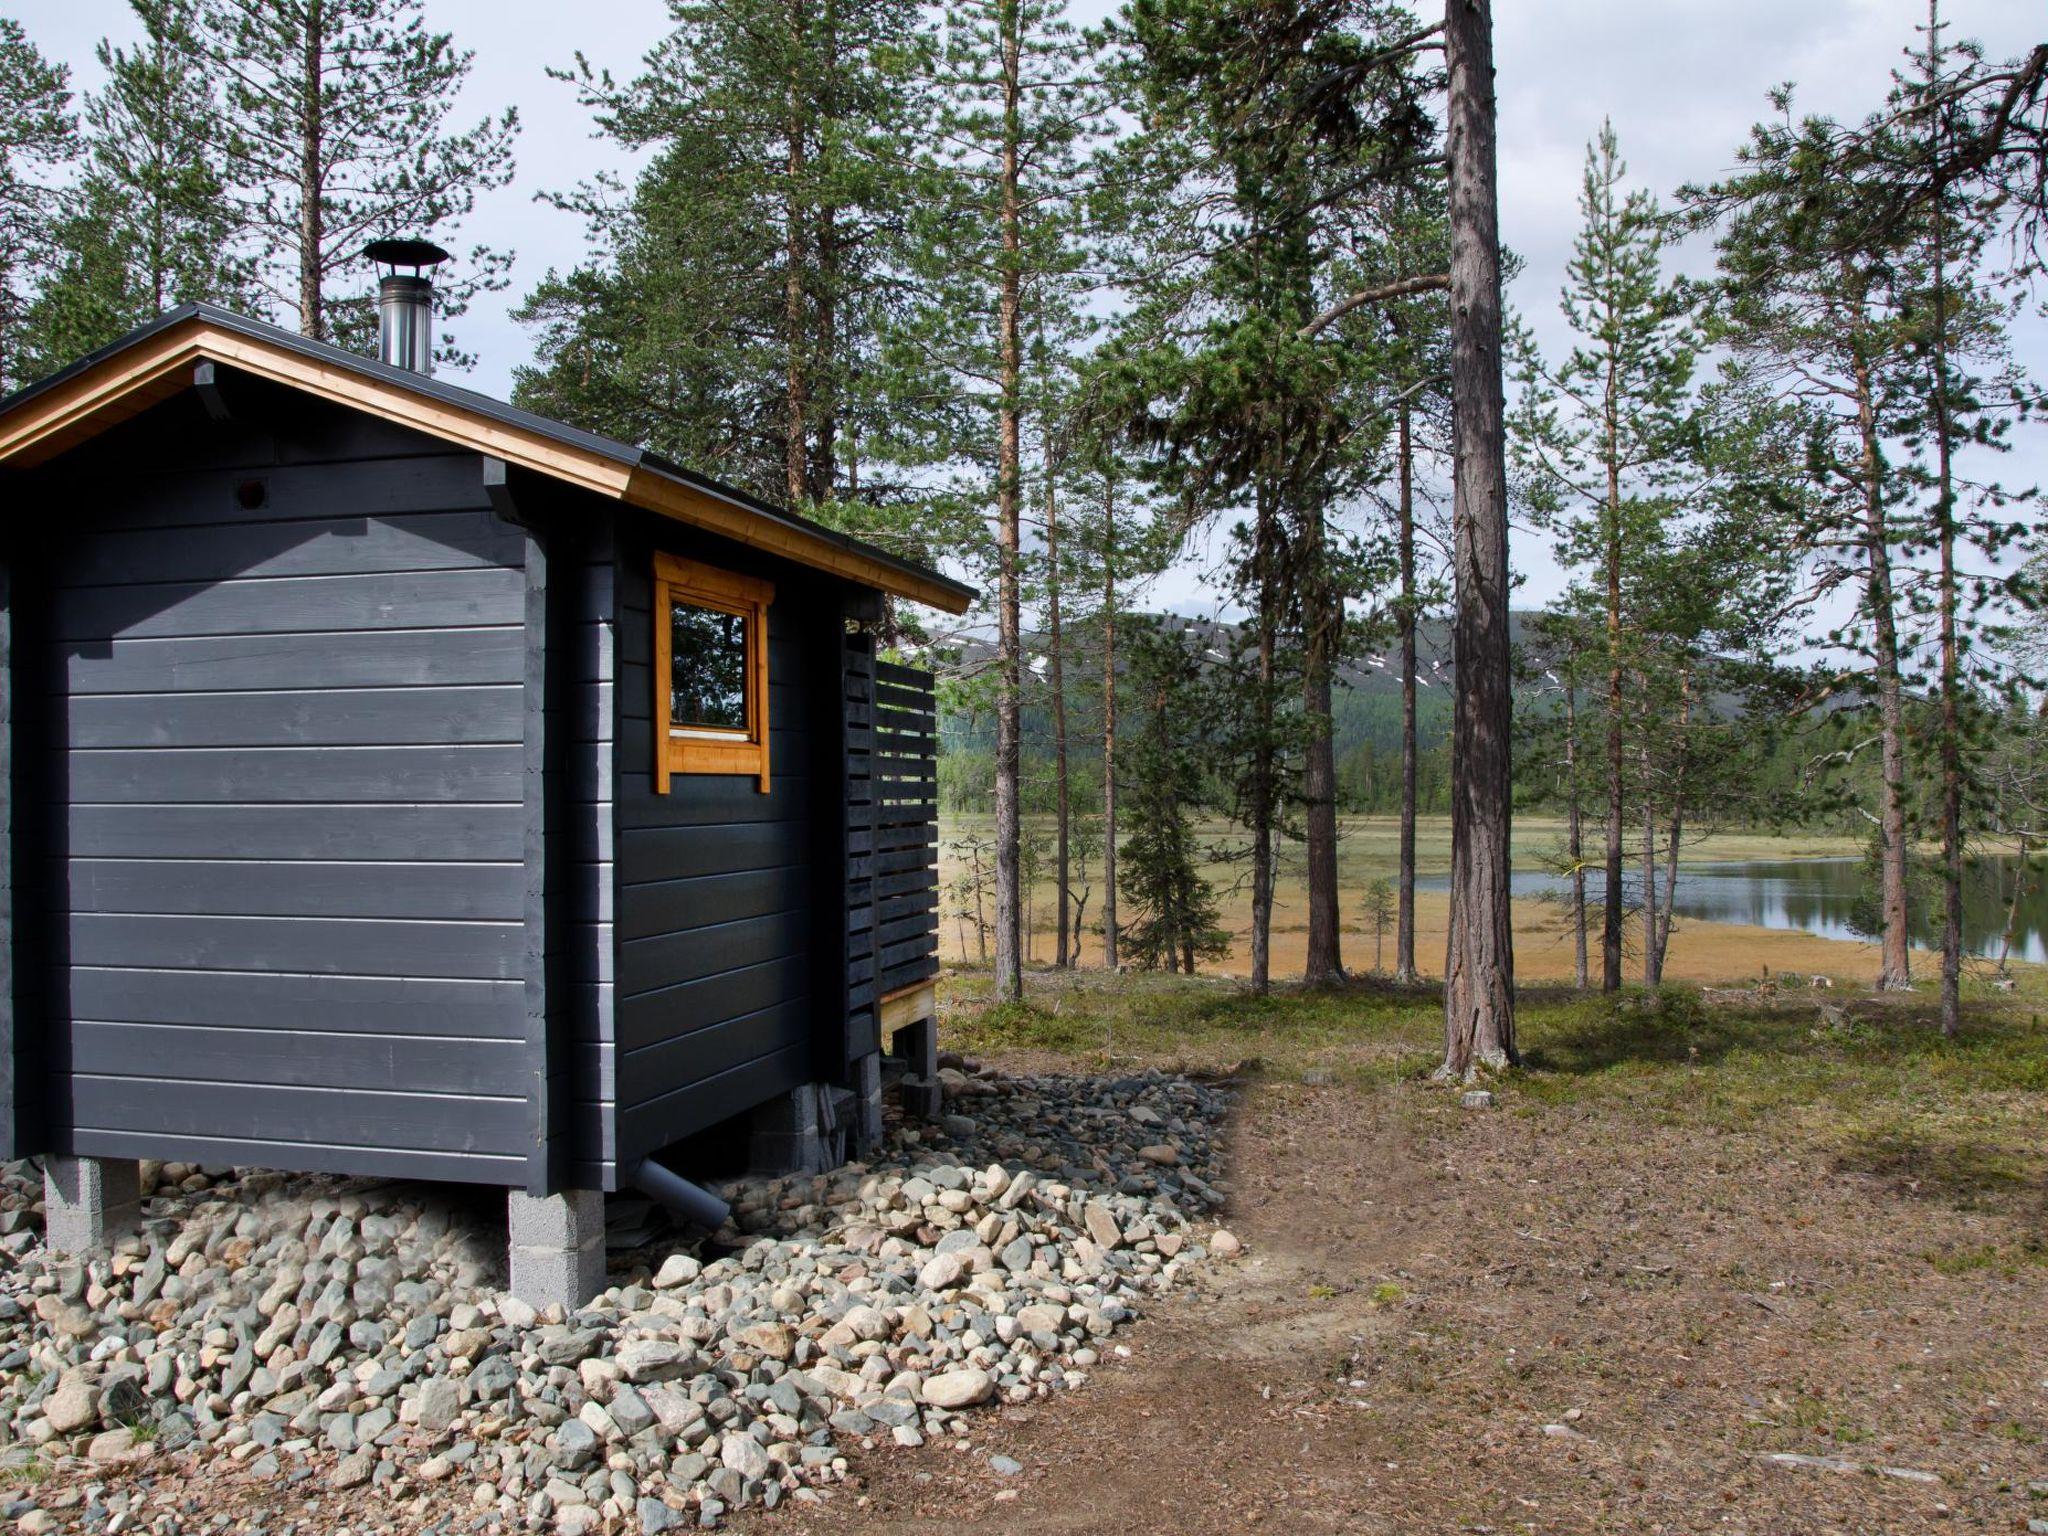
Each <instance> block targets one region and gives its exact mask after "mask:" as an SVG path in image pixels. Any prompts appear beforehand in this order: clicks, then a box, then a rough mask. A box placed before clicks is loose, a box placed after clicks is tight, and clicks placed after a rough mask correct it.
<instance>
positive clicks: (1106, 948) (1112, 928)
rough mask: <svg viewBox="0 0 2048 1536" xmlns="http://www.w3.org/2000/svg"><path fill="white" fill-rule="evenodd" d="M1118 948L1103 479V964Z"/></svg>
mask: <svg viewBox="0 0 2048 1536" xmlns="http://www.w3.org/2000/svg"><path fill="white" fill-rule="evenodd" d="M1116 950H1117V945H1116V482H1115V481H1114V480H1112V479H1111V478H1110V477H1109V475H1108V473H1107V472H1106V471H1105V472H1104V474H1103V477H1102V964H1103V966H1104V968H1105V969H1107V970H1109V971H1111V972H1114V971H1115V970H1116V968H1117V952H1116Z"/></svg>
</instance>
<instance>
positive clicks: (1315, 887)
mask: <svg viewBox="0 0 2048 1536" xmlns="http://www.w3.org/2000/svg"><path fill="white" fill-rule="evenodd" d="M1325 538H1326V533H1325V523H1324V517H1323V508H1322V507H1321V506H1320V505H1318V506H1316V507H1315V508H1314V509H1313V511H1312V512H1311V513H1309V515H1307V516H1305V517H1304V518H1303V526H1302V539H1301V545H1302V549H1301V568H1302V570H1303V571H1304V572H1306V573H1307V576H1306V579H1305V580H1304V581H1303V583H1302V585H1303V586H1304V588H1305V589H1306V590H1305V591H1304V592H1303V593H1302V613H1303V617H1304V620H1305V627H1306V629H1307V634H1306V636H1305V637H1304V638H1305V639H1306V640H1307V644H1306V645H1304V646H1303V647H1302V676H1301V707H1302V714H1303V715H1304V716H1305V717H1306V721H1305V723H1306V724H1307V726H1308V740H1307V741H1306V742H1305V743H1304V744H1303V748H1302V775H1301V798H1302V821H1303V823H1304V831H1305V832H1306V833H1307V841H1308V949H1307V954H1306V957H1305V960H1304V963H1303V969H1302V980H1303V981H1304V982H1306V983H1307V984H1308V985H1309V986H1311V987H1326V986H1334V985H1336V984H1337V983H1339V982H1341V981H1343V979H1344V956H1343V951H1342V937H1341V935H1342V929H1343V912H1342V909H1341V907H1340V905H1339V902H1338V898H1337V740H1336V732H1335V731H1334V730H1333V729H1332V728H1331V725H1332V722H1331V719H1330V691H1331V689H1330V680H1331V674H1332V673H1333V672H1334V671H1335V669H1336V661H1337V649H1338V641H1339V636H1340V635H1341V634H1342V632H1343V627H1344V598H1343V595H1342V594H1341V593H1339V592H1338V591H1337V590H1336V587H1335V583H1333V582H1332V581H1331V579H1330V569H1329V551H1328V549H1327V548H1326V547H1325Z"/></svg>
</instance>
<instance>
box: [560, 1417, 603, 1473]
mask: <svg viewBox="0 0 2048 1536" xmlns="http://www.w3.org/2000/svg"><path fill="white" fill-rule="evenodd" d="M597 1448H598V1442H597V1434H596V1431H594V1430H592V1429H591V1427H590V1426H589V1425H588V1424H585V1423H584V1422H583V1421H582V1420H581V1419H569V1420H567V1421H566V1422H564V1423H563V1424H562V1426H561V1427H560V1428H559V1429H557V1430H556V1431H555V1465H556V1466H558V1467H560V1468H561V1469H562V1470H563V1471H564V1472H578V1471H581V1470H582V1469H583V1468H584V1467H587V1466H589V1465H590V1462H591V1459H592V1458H593V1457H595V1456H596V1455H597Z"/></svg>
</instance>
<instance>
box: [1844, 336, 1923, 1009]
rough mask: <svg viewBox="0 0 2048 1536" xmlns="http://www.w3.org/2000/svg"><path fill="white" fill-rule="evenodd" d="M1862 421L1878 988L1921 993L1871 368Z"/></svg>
mask: <svg viewBox="0 0 2048 1536" xmlns="http://www.w3.org/2000/svg"><path fill="white" fill-rule="evenodd" d="M1855 381H1856V416H1857V423H1858V426H1859V429H1860V431H1861V434H1862V439H1863V519H1864V521H1863V537H1864V559H1865V561H1866V563H1867V565H1868V571H1867V573H1866V584H1865V592H1866V596H1867V599H1868V602H1869V607H1870V623H1871V635H1872V638H1871V657H1872V661H1873V664H1874V668H1875V671H1876V674H1877V676H1876V682H1877V714H1878V735H1879V738H1880V751H1881V752H1882V755H1883V765H1882V766H1883V776H1884V789H1883V799H1882V803H1881V805H1880V807H1879V811H1878V842H1879V848H1878V857H1879V864H1880V874H1879V903H1880V909H1881V911H1882V914H1883V935H1882V941H1881V945H1880V956H1881V958H1880V961H1879V968H1878V978H1877V986H1878V990H1879V991H1881V992H1901V991H1906V990H1909V989H1910V988H1911V987H1912V985H1913V971H1912V958H1911V956H1912V951H1911V949H1910V948H1909V947H1908V942H1907V927H1906V710H1905V701H1904V696H1903V691H1902V687H1901V684H1900V681H1899V631H1898V615H1897V612H1896V610H1895V608H1894V606H1893V596H1892V552H1891V531H1890V529H1889V527H1888V526H1887V524H1886V518H1885V504H1884V458H1883V451H1884V450H1883V447H1882V445H1881V443H1880V442H1879V439H1878V429H1877V409H1876V404H1875V401H1874V397H1873V393H1872V385H1871V379H1870V370H1869V367H1868V365H1866V364H1863V363H1860V362H1859V363H1858V364H1857V366H1856V372H1855Z"/></svg>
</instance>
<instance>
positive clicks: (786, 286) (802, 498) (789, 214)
mask: <svg viewBox="0 0 2048 1536" xmlns="http://www.w3.org/2000/svg"><path fill="white" fill-rule="evenodd" d="M788 24H789V34H790V39H789V40H790V47H791V51H792V54H795V53H797V52H800V51H801V44H802V32H803V9H802V6H801V5H800V4H798V3H797V0H790V4H789V9H788ZM801 89H802V82H801V79H800V77H799V75H798V74H797V73H796V66H795V64H794V62H792V73H791V76H790V82H789V100H788V101H787V102H786V103H785V104H784V111H785V114H786V116H785V118H784V121H785V124H786V127H785V130H784V131H785V133H786V135H787V137H788V140H789V142H788V144H787V145H786V146H785V151H786V164H785V167H784V169H785V172H786V174H787V175H788V177H789V190H788V193H787V194H786V196H785V197H784V199H783V226H784V227H783V233H782V260H783V264H784V271H783V274H782V329H783V346H784V348H785V349H786V350H785V352H784V355H783V386H782V390H783V423H782V430H783V444H782V468H783V494H784V495H785V496H786V497H787V498H788V500H789V505H790V508H791V509H792V510H800V509H801V508H802V507H803V506H804V505H805V504H806V503H807V502H808V500H809V491H810V453H809V447H808V444H809V433H810V425H809V414H810V399H809V395H810V370H809V369H808V367H807V366H806V365H805V358H804V353H805V349H806V345H807V341H808V337H807V331H808V327H807V326H806V325H805V323H804V320H805V314H804V309H805V305H804V244H805V239H804V237H805V209H804V194H803V186H804V166H805V154H804V130H803V122H804V103H803V101H802V100H801V99H800V96H799V92H800V91H801Z"/></svg>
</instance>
